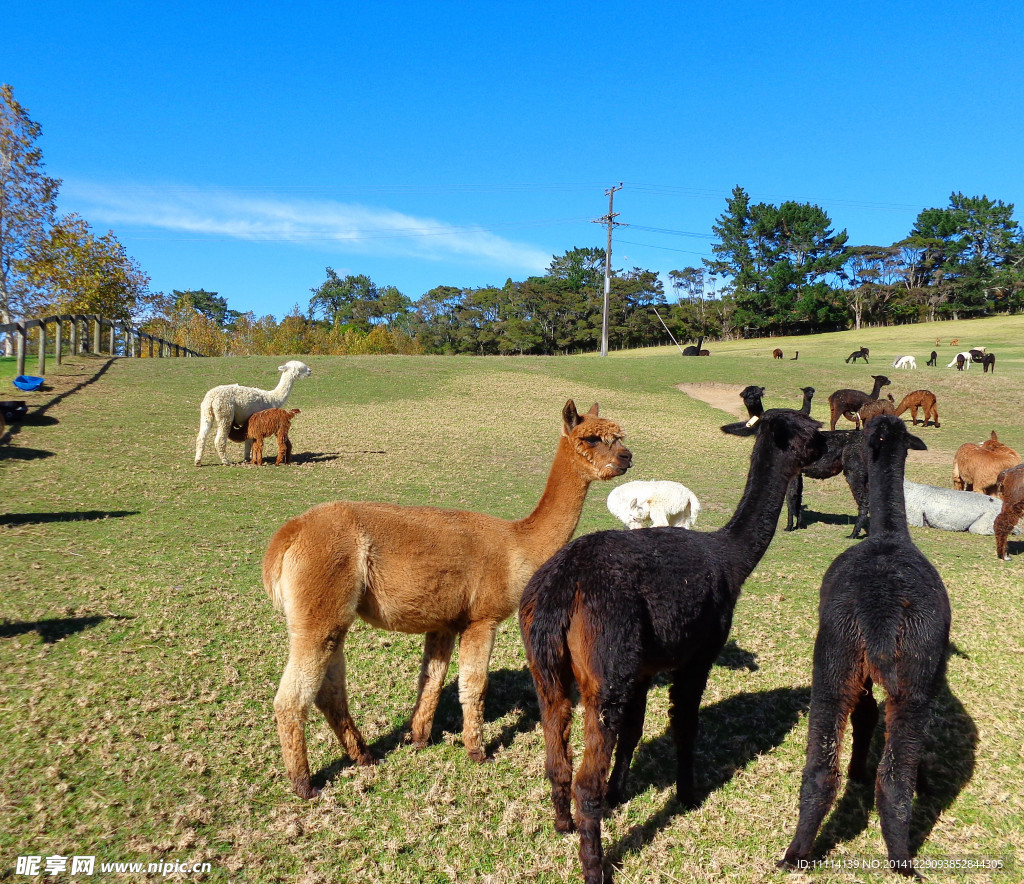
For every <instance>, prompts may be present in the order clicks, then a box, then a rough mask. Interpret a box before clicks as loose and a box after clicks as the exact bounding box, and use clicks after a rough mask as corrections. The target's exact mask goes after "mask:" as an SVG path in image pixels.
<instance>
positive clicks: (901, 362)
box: [892, 356, 917, 368]
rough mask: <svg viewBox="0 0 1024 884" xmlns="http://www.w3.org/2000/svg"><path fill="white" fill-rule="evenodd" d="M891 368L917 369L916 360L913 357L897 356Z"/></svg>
mask: <svg viewBox="0 0 1024 884" xmlns="http://www.w3.org/2000/svg"><path fill="white" fill-rule="evenodd" d="M892 367H893V368H917V360H916V359H915V358H914V357H913V356H897V357H896V358H895V359H894V360H893V363H892Z"/></svg>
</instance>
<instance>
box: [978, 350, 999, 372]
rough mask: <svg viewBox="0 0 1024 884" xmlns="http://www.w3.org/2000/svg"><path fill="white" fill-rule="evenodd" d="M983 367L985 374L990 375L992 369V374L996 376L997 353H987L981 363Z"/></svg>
mask: <svg viewBox="0 0 1024 884" xmlns="http://www.w3.org/2000/svg"><path fill="white" fill-rule="evenodd" d="M981 367H982V370H983V371H984V372H985V374H988V370H989V369H990V368H991V369H992V374H995V373H996V354H995V353H986V354H985V358H984V359H983V360H982V362H981Z"/></svg>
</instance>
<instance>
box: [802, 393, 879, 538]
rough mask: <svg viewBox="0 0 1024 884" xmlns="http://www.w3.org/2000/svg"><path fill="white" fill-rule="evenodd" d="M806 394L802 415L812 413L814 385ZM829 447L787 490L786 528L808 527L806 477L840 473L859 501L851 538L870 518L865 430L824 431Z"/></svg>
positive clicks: (854, 499)
mask: <svg viewBox="0 0 1024 884" xmlns="http://www.w3.org/2000/svg"><path fill="white" fill-rule="evenodd" d="M800 389H801V392H802V393H803V394H804V400H803V404H802V405H801V406H800V413H801V414H810V413H811V399H812V398H813V397H814V387H801V388H800ZM821 435H822V436H824V437H825V442H826V445H827V447H826V449H825V453H824V454H822V456H821V457H819V458H818V459H817V460H816V461H814V463H812V464H808V465H807V466H806V467H804V468H803V470H802V471H801V472H800V475H798V476H796V477H795V478H794V479H793V481H792V482H790V483H789V487H788V488H787V489H786V530H787V531H794V530H796V529H798V528H803V527H804V517H803V497H804V476H808V477H809V478H811V479H831V478H832V477H833V476H838V475H839V474H840V473H842V474H843V476H844V477H845V479H846V484H847V485H849V486H850V493H851V494H852V495H853V502H854V503H856V504H857V522H856V524H855V525H854V527H853V534H851V535H850V536H851V537H857V536H858V535H859V533H860V531H861V529H862V528H864V527H865V526H866V524H867V518H868V480H867V471H866V469H865V468H864V465H863V462H862V460H861V451H862V449H863V446H862V445H861V440H862V439H863V433H861V432H860V431H859V430H822V433H821Z"/></svg>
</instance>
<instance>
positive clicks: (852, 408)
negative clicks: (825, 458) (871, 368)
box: [828, 374, 892, 430]
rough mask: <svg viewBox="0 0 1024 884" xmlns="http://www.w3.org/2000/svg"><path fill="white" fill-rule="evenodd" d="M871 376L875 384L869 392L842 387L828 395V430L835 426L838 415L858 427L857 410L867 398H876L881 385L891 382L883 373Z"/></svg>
mask: <svg viewBox="0 0 1024 884" xmlns="http://www.w3.org/2000/svg"><path fill="white" fill-rule="evenodd" d="M871 377H872V378H874V381H875V385H874V386H873V387H872V388H871V392H870V393H864V392H861V391H860V390H847V389H843V390H836V391H835V392H834V393H833V394H832V395H831V396H829V397H828V407H829V411H830V413H831V423H830V424H829V429H830V430H834V429H835V428H836V422H837V421H838V420H839V418H840V417H845V418H846V419H847V420H851V421H853V422H854V424H855V425H856V426H857V427H859V426H860V419H859V418H858V417H857V412H858V411H860V407H861V406H862V405H863V404H864V403H865V402H867V401H868V400H869V399H877V398H878V394H879V393H880V392H881V391H882V387H887V386H888V385H889V384H891V383H892V381H890V380H889V379H888V378H887V377H886V376H885V375H881V374H873V375H871Z"/></svg>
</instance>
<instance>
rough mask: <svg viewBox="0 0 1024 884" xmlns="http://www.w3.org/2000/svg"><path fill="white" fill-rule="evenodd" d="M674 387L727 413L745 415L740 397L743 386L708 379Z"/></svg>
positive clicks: (744, 408) (738, 415)
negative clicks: (707, 380)
mask: <svg viewBox="0 0 1024 884" xmlns="http://www.w3.org/2000/svg"><path fill="white" fill-rule="evenodd" d="M676 389H677V390H681V391H682V392H683V393H685V394H686V395H687V396H691V397H693V398H694V399H699V400H700V401H701V402H706V403H707V404H708V405H711V406H713V407H714V408H718V409H720V410H721V411H724V412H726V413H727V414H732V415H735V416H736V417H746V416H747V408H746V406H745V405H744V404H743V400H742V399H740V391H741V390H742V389H743V387H741V386H738V385H737V384H716V383H714V382H711V381H709V382H707V383H701V384H676Z"/></svg>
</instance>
